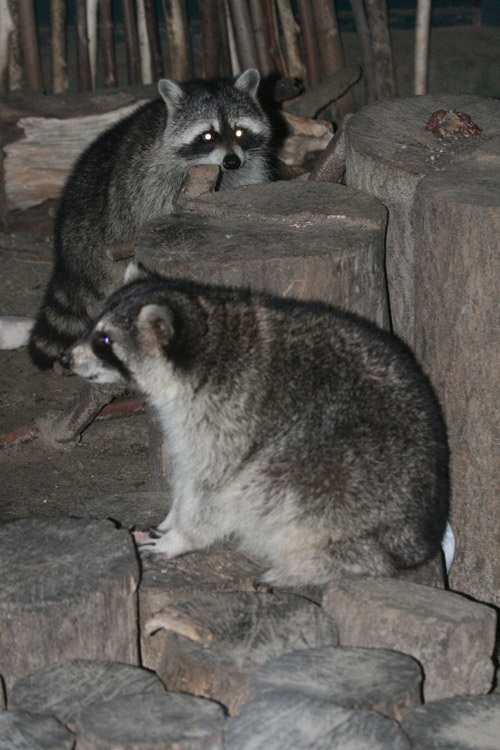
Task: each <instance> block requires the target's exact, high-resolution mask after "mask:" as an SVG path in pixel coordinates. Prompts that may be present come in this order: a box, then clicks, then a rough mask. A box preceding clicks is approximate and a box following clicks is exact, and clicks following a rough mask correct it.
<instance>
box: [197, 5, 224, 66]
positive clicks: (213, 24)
mask: <svg viewBox="0 0 500 750" xmlns="http://www.w3.org/2000/svg"><path fill="white" fill-rule="evenodd" d="M198 5H199V8H200V20H201V73H202V76H203V78H213V77H214V76H216V75H218V73H219V61H220V45H221V39H220V29H219V22H218V20H217V0H198Z"/></svg>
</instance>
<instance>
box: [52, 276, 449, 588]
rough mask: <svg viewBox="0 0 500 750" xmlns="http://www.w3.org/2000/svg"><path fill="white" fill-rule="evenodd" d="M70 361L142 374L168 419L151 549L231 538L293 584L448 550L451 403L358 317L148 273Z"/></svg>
mask: <svg viewBox="0 0 500 750" xmlns="http://www.w3.org/2000/svg"><path fill="white" fill-rule="evenodd" d="M134 273H135V272H134V271H132V272H131V274H132V277H133V275H134ZM66 364H67V365H68V366H71V367H72V368H73V370H74V371H75V372H76V373H78V374H80V375H82V376H84V377H86V378H88V379H89V380H94V381H96V382H123V381H125V382H127V381H128V382H132V383H135V385H136V386H137V387H138V388H139V389H140V390H141V391H142V393H143V394H144V396H145V398H146V400H147V402H148V403H149V405H150V406H151V407H152V408H153V409H154V410H155V411H156V413H157V415H158V417H159V421H160V424H161V425H162V429H163V431H164V435H165V439H166V442H167V446H168V450H169V454H170V457H171V459H172V467H173V479H172V483H173V484H172V491H173V502H172V507H171V510H170V512H169V514H168V515H167V517H166V519H165V520H164V521H163V523H162V524H161V525H160V526H159V527H158V534H157V535H156V537H154V538H151V539H149V540H148V541H147V542H145V543H144V544H143V548H144V549H146V550H151V551H152V552H157V553H160V554H164V555H166V556H167V557H175V556H177V555H179V554H182V553H185V552H188V551H190V550H193V549H197V548H202V547H205V546H207V545H210V544H211V543H212V542H215V541H216V540H219V539H223V538H226V537H229V536H234V537H235V538H237V539H238V540H239V541H240V543H241V545H242V547H243V548H244V549H246V550H248V551H249V552H250V553H254V554H257V555H261V556H263V557H264V558H266V559H267V560H269V562H270V564H271V568H270V569H269V571H268V572H267V573H266V574H265V576H264V578H263V580H264V581H265V582H266V583H269V584H275V583H278V584H282V585H294V584H306V583H310V584H321V583H324V582H326V581H328V580H330V579H332V578H335V577H337V576H342V575H345V574H359V575H393V574H395V573H396V571H398V570H399V569H405V568H412V567H415V566H418V565H420V564H421V563H423V562H425V561H426V560H427V559H428V558H430V557H431V556H432V555H433V554H434V553H435V552H436V551H437V550H438V548H439V545H440V543H441V539H442V537H443V532H444V529H445V525H446V518H447V513H448V449H447V440H446V431H445V426H444V423H443V419H442V416H441V412H440V408H439V405H438V403H437V401H436V398H435V396H434V394H433V391H432V388H431V386H430V384H429V381H428V379H427V378H426V377H425V375H424V374H423V373H422V371H421V369H420V368H419V366H418V364H417V362H416V361H415V359H414V357H413V355H412V354H411V352H410V351H409V350H408V348H407V347H406V346H405V345H404V344H402V343H401V342H399V341H398V340H397V339H394V338H392V337H391V336H390V335H389V334H387V333H385V332H383V331H381V330H379V329H378V328H376V327H375V326H374V325H372V324H370V323H368V322H366V321H364V320H362V319H360V318H358V317H356V316H354V315H351V314H347V313H344V312H341V311H339V310H336V309H334V308H332V307H330V306H328V305H324V304H320V303H307V302H299V301H294V300H282V299H278V298H274V297H269V296H265V295H260V294H252V293H250V292H248V291H242V290H235V289H223V288H217V287H209V286H200V285H197V284H194V283H190V282H187V281H179V280H167V279H164V278H162V277H159V276H156V275H154V276H148V277H146V278H138V279H137V280H135V281H132V282H131V283H130V284H129V285H128V286H125V287H124V288H123V289H121V290H119V291H118V292H116V293H115V294H114V295H113V296H112V297H111V298H110V299H109V300H108V301H107V302H106V305H105V307H104V310H103V312H102V313H101V315H100V317H99V318H98V320H97V322H96V323H95V325H94V328H93V330H92V331H91V333H90V334H89V335H88V337H87V338H86V339H84V340H83V341H82V342H79V343H77V344H76V345H75V346H74V347H73V348H72V350H70V352H69V354H68V355H67V358H66Z"/></svg>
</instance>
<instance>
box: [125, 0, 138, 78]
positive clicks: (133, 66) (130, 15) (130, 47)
mask: <svg viewBox="0 0 500 750" xmlns="http://www.w3.org/2000/svg"><path fill="white" fill-rule="evenodd" d="M122 12H123V28H124V30H125V44H126V47H127V67H128V82H129V83H130V84H134V83H139V78H140V68H139V44H138V41H137V24H136V20H135V13H134V5H133V0H122Z"/></svg>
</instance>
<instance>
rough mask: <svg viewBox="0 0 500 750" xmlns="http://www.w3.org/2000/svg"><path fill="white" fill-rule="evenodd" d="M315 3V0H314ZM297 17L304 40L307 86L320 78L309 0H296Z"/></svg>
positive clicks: (316, 41)
mask: <svg viewBox="0 0 500 750" xmlns="http://www.w3.org/2000/svg"><path fill="white" fill-rule="evenodd" d="M315 3H317V0H315ZM315 3H313V5H314V4H315ZM297 6H298V9H299V18H300V23H301V27H302V38H303V40H304V53H305V56H306V64H307V80H308V83H309V86H314V85H315V84H317V83H318V82H319V81H320V80H321V67H320V60H319V55H318V40H317V39H316V33H315V30H314V19H313V10H312V8H311V0H297Z"/></svg>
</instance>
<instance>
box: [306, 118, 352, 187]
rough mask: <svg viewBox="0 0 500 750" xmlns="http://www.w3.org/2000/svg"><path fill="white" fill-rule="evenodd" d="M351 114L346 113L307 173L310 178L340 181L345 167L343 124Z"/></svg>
mask: <svg viewBox="0 0 500 750" xmlns="http://www.w3.org/2000/svg"><path fill="white" fill-rule="evenodd" d="M351 117H352V115H350V114H347V115H346V116H345V118H344V121H343V123H342V125H341V127H339V129H338V130H337V132H336V133H335V135H334V136H333V138H332V139H331V141H330V143H329V144H328V146H327V147H326V148H325V150H324V151H323V153H322V154H321V156H320V157H319V159H318V161H317V162H316V164H315V165H314V169H313V170H312V171H311V174H310V175H309V179H310V180H323V181H324V182H337V183H339V182H342V178H343V176H344V174H345V169H346V155H345V125H346V124H347V121H348V120H349V119H350V118H351Z"/></svg>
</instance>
